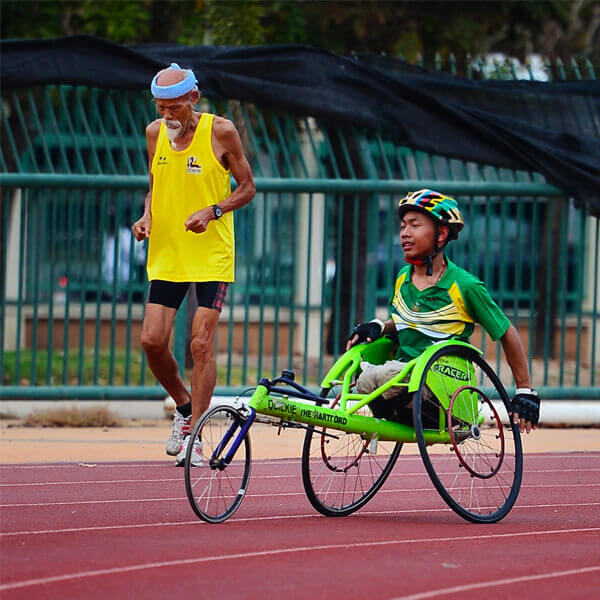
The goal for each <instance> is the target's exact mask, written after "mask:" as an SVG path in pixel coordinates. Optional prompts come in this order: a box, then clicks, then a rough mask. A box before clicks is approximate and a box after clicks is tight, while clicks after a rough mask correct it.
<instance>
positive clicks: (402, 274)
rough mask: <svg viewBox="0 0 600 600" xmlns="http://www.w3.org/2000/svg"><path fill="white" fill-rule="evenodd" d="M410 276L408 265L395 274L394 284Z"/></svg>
mask: <svg viewBox="0 0 600 600" xmlns="http://www.w3.org/2000/svg"><path fill="white" fill-rule="evenodd" d="M409 275H410V265H404V266H403V267H402V268H401V269H400V270H399V271H398V273H397V274H396V282H398V281H399V280H400V279H402V280H405V279H406V278H407V277H408V276H409Z"/></svg>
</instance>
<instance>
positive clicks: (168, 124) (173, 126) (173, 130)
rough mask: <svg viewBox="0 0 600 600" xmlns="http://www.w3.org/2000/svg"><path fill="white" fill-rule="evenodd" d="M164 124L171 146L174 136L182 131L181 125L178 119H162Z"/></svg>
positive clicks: (177, 135)
mask: <svg viewBox="0 0 600 600" xmlns="http://www.w3.org/2000/svg"><path fill="white" fill-rule="evenodd" d="M163 123H164V124H165V130H166V132H167V137H168V138H169V142H170V143H171V146H172V145H173V143H174V142H175V138H177V137H179V136H180V135H181V134H182V133H183V125H182V124H181V123H180V122H179V121H167V120H166V119H163Z"/></svg>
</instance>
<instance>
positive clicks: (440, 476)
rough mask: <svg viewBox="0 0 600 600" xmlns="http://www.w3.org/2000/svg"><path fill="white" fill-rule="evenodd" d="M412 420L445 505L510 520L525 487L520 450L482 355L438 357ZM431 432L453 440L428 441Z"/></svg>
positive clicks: (472, 516) (478, 516)
mask: <svg viewBox="0 0 600 600" xmlns="http://www.w3.org/2000/svg"><path fill="white" fill-rule="evenodd" d="M440 399H441V400H442V401H441V402H440ZM413 418H414V423H415V434H416V438H417V442H418V445H419V451H420V453H421V458H422V459H423V463H424V465H425V468H426V469H427V472H428V474H429V477H430V479H431V481H432V483H433V485H434V486H435V488H436V489H437V491H438V492H439V494H440V495H441V497H442V498H443V499H444V501H445V502H446V503H447V504H448V506H450V508H452V510H454V511H455V512H456V513H457V514H459V515H460V516H461V517H463V518H465V519H467V520H468V521H472V522H474V523H495V522H497V521H499V520H500V519H502V518H503V517H505V516H506V515H507V514H508V513H509V511H510V509H511V508H512V507H513V505H514V503H515V501H516V499H517V496H518V494H519V489H520V487H521V477H522V471H523V450H522V446H521V437H520V433H519V428H518V426H517V425H514V424H513V423H512V421H511V419H510V408H509V399H508V395H507V393H506V390H505V389H504V386H503V385H502V383H501V382H500V379H499V378H498V376H497V375H496V373H495V372H494V370H493V369H492V368H491V367H490V366H489V365H488V363H487V362H486V361H485V360H484V359H483V357H482V356H481V355H480V354H479V353H478V352H476V351H475V350H472V349H470V348H465V347H464V346H458V345H456V346H446V347H444V348H441V349H440V350H439V351H437V352H436V353H435V354H433V356H432V357H431V358H430V359H429V361H428V362H427V365H426V366H425V369H424V370H423V373H422V375H421V379H420V382H419V389H418V391H417V392H416V393H415V396H414V400H413ZM428 432H442V433H447V434H448V437H449V441H448V443H446V444H430V443H428V441H426V439H425V438H426V437H427V433H428Z"/></svg>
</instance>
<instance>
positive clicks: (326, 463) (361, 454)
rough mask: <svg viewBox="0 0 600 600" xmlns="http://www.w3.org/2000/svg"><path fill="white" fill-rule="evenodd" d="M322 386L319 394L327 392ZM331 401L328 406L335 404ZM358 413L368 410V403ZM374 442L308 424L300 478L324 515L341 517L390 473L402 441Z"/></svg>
mask: <svg viewBox="0 0 600 600" xmlns="http://www.w3.org/2000/svg"><path fill="white" fill-rule="evenodd" d="M328 392H329V390H327V389H323V390H322V392H321V396H323V397H325V396H327V395H328ZM336 403H337V400H336V402H334V403H333V404H332V406H331V408H333V407H335V405H336ZM359 414H367V415H369V416H371V413H370V411H369V409H368V408H367V407H364V408H363V409H361V410H360V411H359ZM376 445H377V450H376V452H377V453H375V454H374V453H373V452H372V449H373V448H372V446H373V444H372V443H371V442H370V441H369V440H365V439H363V438H362V437H361V436H360V435H358V434H352V433H344V432H343V431H338V430H335V429H329V430H328V429H325V428H321V427H309V428H308V430H307V432H306V435H305V437H304V445H303V447H302V482H303V484H304V491H305V492H306V496H307V497H308V500H309V502H310V503H311V504H312V505H313V506H314V508H315V509H316V510H317V511H319V512H320V513H321V514H323V515H325V516H327V517H344V516H346V515H349V514H351V513H353V512H354V511H356V510H358V509H359V508H361V507H362V506H364V505H365V504H366V503H367V502H368V501H369V500H370V499H371V498H372V497H373V496H374V495H375V492H377V490H378V489H379V488H380V487H381V486H382V485H383V484H384V483H385V480H386V479H387V477H388V475H389V474H390V473H391V471H392V469H393V468H394V465H395V464H396V460H397V459H398V455H399V454H400V450H401V448H402V444H401V443H397V442H381V441H378V442H377V444H376Z"/></svg>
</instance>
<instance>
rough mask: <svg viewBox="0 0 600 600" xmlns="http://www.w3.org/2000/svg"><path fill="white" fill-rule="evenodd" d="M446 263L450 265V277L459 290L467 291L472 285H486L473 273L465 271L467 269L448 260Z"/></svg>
mask: <svg viewBox="0 0 600 600" xmlns="http://www.w3.org/2000/svg"><path fill="white" fill-rule="evenodd" d="M448 263H449V264H450V265H452V278H453V279H454V281H455V282H456V284H457V285H458V287H459V288H460V289H461V290H463V291H467V290H468V289H472V288H474V287H480V286H483V287H484V288H485V287H486V285H485V283H484V282H483V281H481V279H479V277H477V276H475V275H473V273H471V272H470V271H467V269H465V268H463V267H459V266H458V265H456V264H454V263H452V262H450V261H448Z"/></svg>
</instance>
